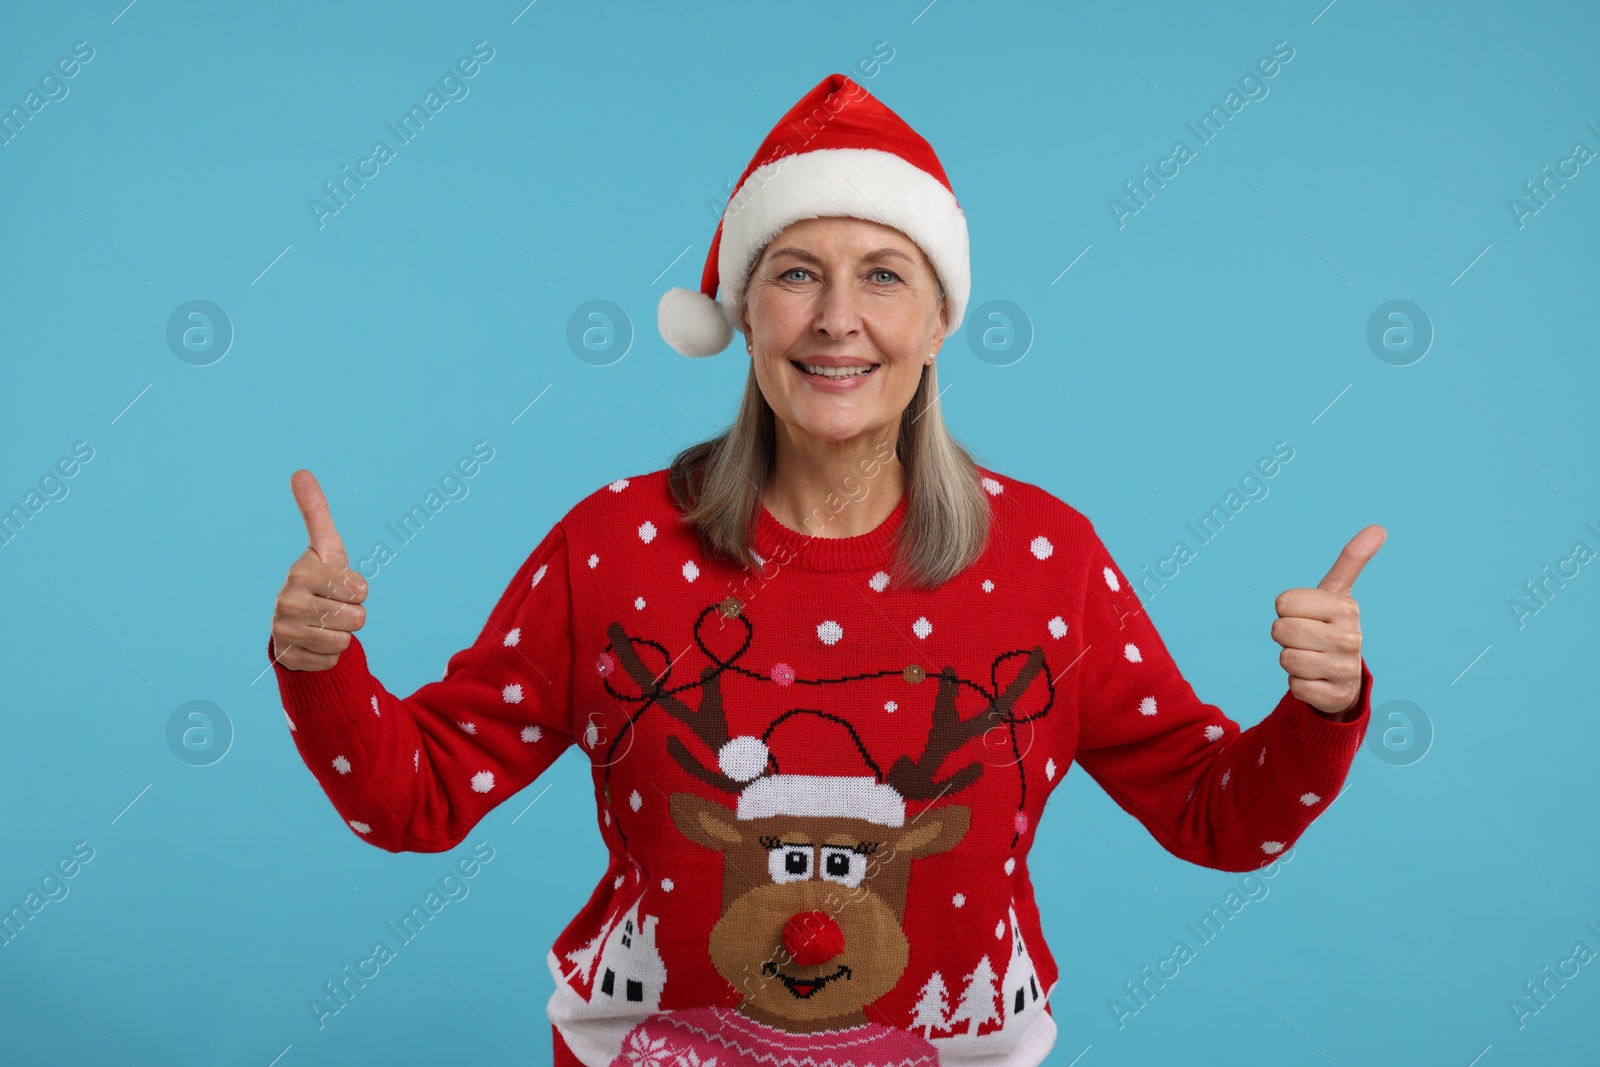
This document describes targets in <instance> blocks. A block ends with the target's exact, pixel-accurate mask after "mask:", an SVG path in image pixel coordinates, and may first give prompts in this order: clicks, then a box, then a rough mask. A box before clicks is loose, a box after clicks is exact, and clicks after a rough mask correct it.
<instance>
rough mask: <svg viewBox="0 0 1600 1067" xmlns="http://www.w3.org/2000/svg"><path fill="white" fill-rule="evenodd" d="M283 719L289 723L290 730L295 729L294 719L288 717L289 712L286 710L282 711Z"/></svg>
mask: <svg viewBox="0 0 1600 1067" xmlns="http://www.w3.org/2000/svg"><path fill="white" fill-rule="evenodd" d="M283 721H284V722H286V723H288V724H289V729H290V731H291V732H292V731H293V730H294V729H295V725H294V720H293V719H291V718H289V713H288V712H287V711H286V712H284V713H283Z"/></svg>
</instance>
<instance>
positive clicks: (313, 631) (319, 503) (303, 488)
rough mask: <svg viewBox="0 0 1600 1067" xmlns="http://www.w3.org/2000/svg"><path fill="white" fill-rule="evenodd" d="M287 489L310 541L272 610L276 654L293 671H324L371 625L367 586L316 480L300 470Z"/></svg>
mask: <svg viewBox="0 0 1600 1067" xmlns="http://www.w3.org/2000/svg"><path fill="white" fill-rule="evenodd" d="M289 488H290V490H291V491H292V492H293V493H294V499H295V503H296V504H298V505H300V517H301V518H302V519H304V520H305V524H306V534H307V535H308V536H309V537H310V539H311V543H310V545H309V546H308V547H307V548H306V550H305V552H304V553H302V554H301V556H300V558H299V559H297V560H295V561H294V564H293V565H292V566H290V568H289V577H288V578H286V579H285V580H284V583H283V588H282V589H280V590H279V591H278V600H277V603H276V605H275V606H274V608H273V612H272V654H273V657H274V659H275V660H276V661H277V662H278V663H281V664H283V666H285V667H287V668H289V669H290V670H294V671H325V670H327V669H328V668H330V667H332V666H333V665H334V664H336V663H338V662H339V653H340V652H343V651H344V650H345V649H346V648H348V647H349V645H350V635H351V634H352V633H354V632H355V631H356V630H359V629H361V627H362V625H363V624H364V623H365V622H366V621H367V609H366V608H364V607H362V606H361V602H362V601H363V600H365V599H366V598H367V583H366V580H365V579H364V578H362V577H361V575H359V574H357V573H356V572H355V571H352V570H351V569H350V567H349V559H348V557H347V556H346V555H345V552H344V542H343V541H342V540H340V538H339V531H338V530H336V529H335V528H334V525H333V516H332V514H331V513H330V512H329V511H328V500H327V498H326V497H325V496H323V495H322V487H321V486H319V485H318V484H317V479H316V476H315V475H313V474H312V473H311V472H310V471H308V470H298V471H295V472H294V473H293V474H292V475H290V476H289Z"/></svg>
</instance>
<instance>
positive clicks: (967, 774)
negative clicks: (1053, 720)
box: [885, 645, 1044, 800]
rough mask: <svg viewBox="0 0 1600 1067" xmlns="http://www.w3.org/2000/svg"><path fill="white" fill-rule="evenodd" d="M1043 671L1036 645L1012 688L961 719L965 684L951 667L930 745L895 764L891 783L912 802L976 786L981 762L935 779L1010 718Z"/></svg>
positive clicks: (943, 678)
mask: <svg viewBox="0 0 1600 1067" xmlns="http://www.w3.org/2000/svg"><path fill="white" fill-rule="evenodd" d="M1043 666H1044V650H1043V649H1042V648H1040V647H1039V646H1038V645H1035V646H1033V651H1031V652H1030V653H1029V654H1028V659H1027V662H1025V663H1024V664H1023V665H1022V669H1021V670H1020V671H1018V672H1017V676H1016V677H1015V678H1013V679H1012V680H1011V684H1010V685H1008V686H1006V689H1005V692H1004V693H1001V694H1000V695H998V696H996V697H995V698H994V699H993V700H991V701H990V702H989V706H988V707H986V708H984V709H983V710H982V711H980V712H978V713H977V714H976V715H974V716H972V717H971V718H970V719H963V718H961V716H960V713H959V712H957V711H956V694H957V692H959V686H960V683H959V682H958V681H957V679H956V672H955V668H954V667H946V668H945V669H944V670H943V671H941V672H940V674H939V695H938V696H937V697H935V698H934V702H933V724H932V725H931V726H930V727H929V729H928V743H927V744H926V745H925V746H924V747H923V750H922V755H921V756H918V757H917V758H916V759H915V760H913V759H912V758H911V757H909V756H901V757H900V758H899V759H897V760H895V761H894V766H893V767H891V768H889V773H888V774H887V775H886V776H885V778H886V780H887V781H888V783H889V784H890V785H892V786H894V788H895V790H896V791H898V792H899V794H900V795H901V796H902V797H904V798H905V799H907V800H934V799H937V798H938V797H940V796H942V795H943V794H945V793H954V792H958V791H960V790H962V789H965V788H966V787H967V786H969V785H971V784H972V783H973V782H974V781H976V780H977V778H978V776H979V775H980V774H982V773H983V764H982V763H981V762H979V761H978V760H973V761H972V762H971V763H969V764H967V765H966V766H965V767H963V768H961V769H960V770H959V771H956V772H955V773H954V774H952V775H950V776H949V777H947V778H945V779H943V780H941V781H934V777H935V775H937V774H938V773H939V765H940V764H941V763H943V762H944V760H945V757H947V756H949V755H950V754H951V753H952V752H954V751H956V750H957V749H958V748H960V747H961V746H962V745H964V744H966V743H967V742H968V741H970V740H971V739H972V738H974V737H976V736H978V735H979V734H981V733H983V732H984V731H985V730H987V729H989V728H990V727H991V726H995V725H998V724H1000V723H1002V722H1005V721H1006V720H1007V719H1008V718H1010V716H1011V708H1012V706H1013V705H1014V704H1016V702H1017V698H1019V697H1020V696H1022V694H1023V693H1025V692H1027V690H1028V687H1029V686H1030V685H1032V684H1033V679H1034V678H1035V676H1037V675H1038V673H1039V671H1040V670H1041V669H1042V668H1043Z"/></svg>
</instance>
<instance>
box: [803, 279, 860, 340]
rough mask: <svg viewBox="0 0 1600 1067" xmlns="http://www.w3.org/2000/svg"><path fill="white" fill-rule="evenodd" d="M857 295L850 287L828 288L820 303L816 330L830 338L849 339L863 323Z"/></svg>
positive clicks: (835, 286) (815, 324)
mask: <svg viewBox="0 0 1600 1067" xmlns="http://www.w3.org/2000/svg"><path fill="white" fill-rule="evenodd" d="M856 297H857V294H856V293H855V291H854V290H853V289H852V288H851V287H850V286H848V285H829V286H827V287H826V288H825V289H824V290H823V292H822V295H821V297H820V299H819V301H818V305H817V316H816V322H815V323H814V326H815V328H816V329H817V331H818V332H820V333H825V334H827V335H828V336H829V337H833V338H840V337H848V336H849V335H850V334H852V333H854V332H855V331H856V329H857V327H858V326H859V325H860V321H861V310H860V308H858V307H857V306H856Z"/></svg>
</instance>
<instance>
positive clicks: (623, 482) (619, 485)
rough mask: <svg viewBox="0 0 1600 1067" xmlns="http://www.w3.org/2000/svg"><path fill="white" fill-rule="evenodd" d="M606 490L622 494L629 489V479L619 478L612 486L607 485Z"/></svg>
mask: <svg viewBox="0 0 1600 1067" xmlns="http://www.w3.org/2000/svg"><path fill="white" fill-rule="evenodd" d="M606 488H607V489H609V490H611V491H612V492H613V493H620V492H622V491H623V490H624V489H626V488H628V479H626V478H618V479H617V480H616V481H614V482H612V483H611V484H610V485H607V486H606Z"/></svg>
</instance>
